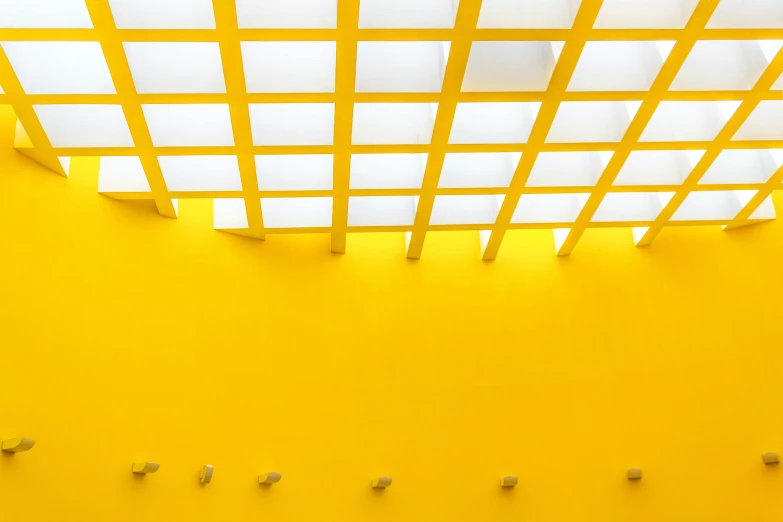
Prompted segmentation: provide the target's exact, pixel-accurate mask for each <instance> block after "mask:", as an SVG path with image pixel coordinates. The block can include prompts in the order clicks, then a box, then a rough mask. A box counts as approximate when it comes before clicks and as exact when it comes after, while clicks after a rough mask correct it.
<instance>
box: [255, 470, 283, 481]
mask: <svg viewBox="0 0 783 522" xmlns="http://www.w3.org/2000/svg"><path fill="white" fill-rule="evenodd" d="M281 478H283V475H282V474H280V473H276V472H274V471H270V472H269V473H261V474H260V475H258V483H259V484H275V483H277V482H280V479H281Z"/></svg>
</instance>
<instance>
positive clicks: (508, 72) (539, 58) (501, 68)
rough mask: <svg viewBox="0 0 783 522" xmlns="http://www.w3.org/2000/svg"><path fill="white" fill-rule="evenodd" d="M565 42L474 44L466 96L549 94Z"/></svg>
mask: <svg viewBox="0 0 783 522" xmlns="http://www.w3.org/2000/svg"><path fill="white" fill-rule="evenodd" d="M561 48H562V42H474V43H473V45H472V46H471V49H470V57H469V58H468V66H467V69H466V70H465V77H464V79H463V81H462V91H463V92H507V91H545V90H546V88H547V86H548V85H549V79H550V78H551V77H552V71H554V69H555V63H556V62H557V58H558V56H559V54H560V49H561Z"/></svg>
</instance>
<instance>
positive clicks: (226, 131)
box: [141, 103, 234, 147]
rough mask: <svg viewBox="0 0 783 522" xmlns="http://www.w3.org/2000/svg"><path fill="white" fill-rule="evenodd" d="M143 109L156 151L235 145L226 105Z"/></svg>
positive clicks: (176, 105) (149, 106) (148, 106)
mask: <svg viewBox="0 0 783 522" xmlns="http://www.w3.org/2000/svg"><path fill="white" fill-rule="evenodd" d="M141 108H142V110H143V111H144V118H145V119H146V120H147V127H148V128H149V131H150V136H151V137H152V143H153V145H155V146H156V147H199V146H230V145H233V144H234V134H233V131H232V129H231V115H230V113H229V110H228V105H227V104H222V103H202V104H151V105H142V106H141Z"/></svg>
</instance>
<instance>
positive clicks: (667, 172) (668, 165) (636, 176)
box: [614, 150, 704, 185]
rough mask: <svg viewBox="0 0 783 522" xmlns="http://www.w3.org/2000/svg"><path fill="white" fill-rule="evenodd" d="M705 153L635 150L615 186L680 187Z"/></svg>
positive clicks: (621, 170)
mask: <svg viewBox="0 0 783 522" xmlns="http://www.w3.org/2000/svg"><path fill="white" fill-rule="evenodd" d="M703 153H704V151H684V150H635V151H633V152H631V154H630V155H629V156H628V159H626V160H625V163H624V164H623V166H622V168H621V169H620V172H619V173H618V174H617V177H616V178H615V180H614V185H680V184H682V182H683V181H685V178H687V177H688V174H690V173H691V171H692V170H693V167H695V166H696V163H697V162H698V158H700V157H701V155H702V154H703Z"/></svg>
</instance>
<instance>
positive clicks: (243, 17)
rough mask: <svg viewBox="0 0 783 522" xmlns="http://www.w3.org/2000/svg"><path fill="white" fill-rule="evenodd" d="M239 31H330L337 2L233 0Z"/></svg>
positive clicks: (312, 0)
mask: <svg viewBox="0 0 783 522" xmlns="http://www.w3.org/2000/svg"><path fill="white" fill-rule="evenodd" d="M236 6H237V22H238V24H239V28H240V29H334V28H335V27H337V0H284V1H281V0H236Z"/></svg>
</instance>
